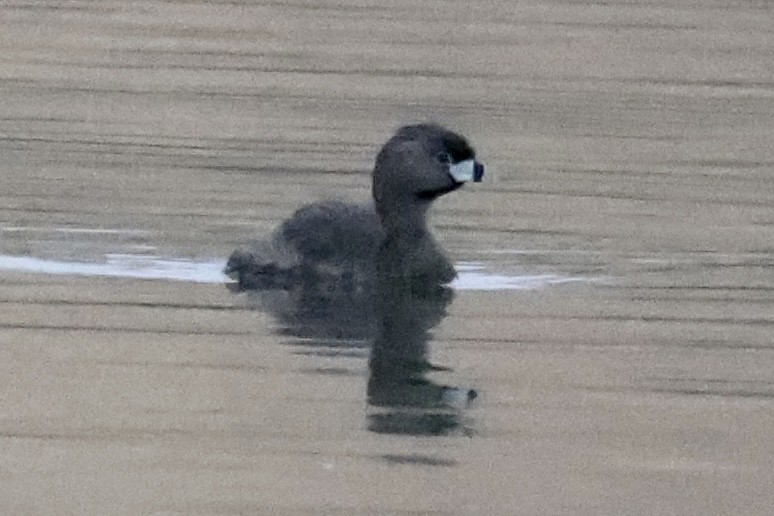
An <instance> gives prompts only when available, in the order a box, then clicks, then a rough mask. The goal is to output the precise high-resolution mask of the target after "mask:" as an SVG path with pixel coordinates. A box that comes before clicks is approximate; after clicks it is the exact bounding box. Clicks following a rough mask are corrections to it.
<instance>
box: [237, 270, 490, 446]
mask: <svg viewBox="0 0 774 516" xmlns="http://www.w3.org/2000/svg"><path fill="white" fill-rule="evenodd" d="M250 296H251V297H250V298H251V300H252V301H253V304H254V306H255V307H257V308H259V309H261V310H263V311H266V312H268V313H270V314H272V315H273V316H274V317H275V318H276V319H277V322H278V327H279V331H280V333H282V334H284V335H289V336H294V337H300V338H303V339H304V344H305V345H308V346H313V347H315V348H316V349H315V351H318V352H321V353H325V354H334V355H335V354H343V355H347V354H348V351H349V350H353V349H370V355H369V361H368V366H369V378H368V389H367V401H368V405H369V411H368V415H367V427H368V429H369V430H371V431H373V432H377V433H387V434H405V435H425V436H433V435H448V434H454V433H459V434H462V435H467V436H470V435H472V434H473V429H472V421H471V419H470V418H469V417H467V415H466V409H467V408H468V407H469V405H470V403H471V402H472V401H473V400H474V399H475V398H476V397H477V393H476V391H475V390H473V389H469V388H463V387H455V386H451V385H445V384H442V383H438V382H436V381H434V380H432V379H431V378H429V375H430V374H432V373H434V372H438V373H443V372H450V371H451V369H449V368H447V367H442V366H438V365H434V364H432V363H431V362H430V360H429V349H428V348H429V346H428V342H429V340H430V338H431V330H432V329H433V328H434V327H435V326H437V325H438V324H439V323H440V322H441V321H442V320H443V318H444V317H445V316H446V314H447V307H448V306H449V304H450V303H451V301H452V299H453V297H454V292H453V290H452V289H451V288H449V287H446V286H439V285H427V286H422V288H416V285H413V286H412V285H405V284H403V283H402V282H391V281H378V282H376V284H375V285H374V288H373V290H371V291H361V292H351V291H346V290H342V289H340V288H337V285H328V286H327V287H324V286H322V285H320V284H319V283H315V284H314V285H306V286H304V285H297V286H295V287H293V288H291V289H282V290H276V289H274V290H258V291H252V292H250Z"/></svg>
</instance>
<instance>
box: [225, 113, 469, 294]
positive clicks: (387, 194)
mask: <svg viewBox="0 0 774 516" xmlns="http://www.w3.org/2000/svg"><path fill="white" fill-rule="evenodd" d="M483 171H484V167H483V165H481V163H479V162H478V161H476V160H475V151H474V150H473V148H472V147H471V146H470V145H469V144H468V142H467V140H465V139H464V138H463V137H462V136H460V135H458V134H456V133H453V132H451V131H447V130H446V129H444V128H442V127H440V126H437V125H432V124H421V125H414V126H406V127H403V128H401V129H400V130H398V131H397V132H396V134H395V135H394V136H393V137H392V138H391V139H390V140H389V141H388V142H387V143H386V144H385V145H384V147H383V148H382V149H381V151H380V152H379V154H378V156H377V158H376V164H375V167H374V174H373V191H372V193H373V198H374V204H373V205H361V204H349V203H344V202H337V201H330V202H319V203H314V204H310V205H307V206H304V207H302V208H300V209H299V210H298V211H296V213H295V214H293V216H292V217H290V218H289V219H287V220H286V221H285V222H283V223H282V224H281V225H280V227H279V228H277V230H276V231H275V232H274V233H273V234H272V235H271V236H270V237H269V238H268V239H265V240H260V241H257V242H254V243H252V244H249V245H247V246H243V247H240V248H238V249H237V250H236V251H234V252H233V253H232V255H231V257H230V258H229V260H228V264H227V265H226V269H225V272H226V273H227V274H228V275H229V276H231V277H232V278H233V279H235V280H236V281H237V288H238V289H239V290H245V289H272V288H275V289H276V288H284V289H288V288H293V287H294V286H298V285H302V286H304V285H305V286H310V285H315V284H317V285H316V288H319V284H320V283H323V284H330V285H331V287H332V288H335V289H336V290H340V289H344V290H350V289H354V290H359V289H361V288H367V286H368V285H369V284H371V283H373V282H374V281H376V280H377V278H380V277H381V278H382V279H384V278H387V279H388V280H390V281H398V280H408V281H410V282H412V283H422V284H444V283H448V282H450V281H451V280H452V279H454V277H455V275H456V273H455V272H454V267H453V265H452V264H451V262H450V261H449V260H448V258H447V257H446V255H445V254H444V253H443V251H442V250H441V248H440V247H439V246H438V244H437V243H436V242H435V239H434V238H433V237H432V235H431V234H430V232H429V230H428V227H427V221H426V213H427V209H428V208H429V205H430V203H431V201H432V200H433V199H435V198H437V197H438V196H440V195H443V194H445V193H448V192H451V191H453V190H456V189H457V188H459V187H460V186H462V184H463V183H464V182H465V181H471V180H472V181H480V180H481V177H482V176H483Z"/></svg>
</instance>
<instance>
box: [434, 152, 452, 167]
mask: <svg viewBox="0 0 774 516" xmlns="http://www.w3.org/2000/svg"><path fill="white" fill-rule="evenodd" d="M435 159H436V160H438V163H440V164H442V165H451V162H452V159H451V156H450V155H449V153H448V152H439V153H438V154H436V156H435Z"/></svg>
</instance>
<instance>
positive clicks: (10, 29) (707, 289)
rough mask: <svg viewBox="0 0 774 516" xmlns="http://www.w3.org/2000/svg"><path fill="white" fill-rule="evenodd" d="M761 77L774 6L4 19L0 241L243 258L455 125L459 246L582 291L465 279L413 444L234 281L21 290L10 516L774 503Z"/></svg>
mask: <svg viewBox="0 0 774 516" xmlns="http://www.w3.org/2000/svg"><path fill="white" fill-rule="evenodd" d="M773 63H774V7H773V6H772V5H771V4H770V3H769V2H766V1H733V0H724V1H712V0H709V1H677V0H657V1H653V2H627V1H617V0H614V1H610V2H592V1H571V0H565V1H558V0H557V1H548V0H544V1H517V2H480V3H471V2H462V1H456V0H453V1H440V0H430V1H427V2H421V3H419V2H408V1H396V2H389V3H384V2H368V1H362V0H341V1H334V0H324V1H320V2H315V1H290V2H247V1H244V2H240V1H228V2H226V1H223V2H220V1H212V2H203V1H194V0H192V1H163V0H145V1H137V2H118V1H100V2H96V1H86V0H81V1H77V0H76V1H71V2H46V1H34V0H26V1H22V0H11V1H5V2H2V3H0V253H3V254H6V255H28V256H33V257H40V258H55V259H63V260H67V259H72V260H99V259H101V258H102V255H103V254H104V253H105V252H150V253H154V254H159V255H161V256H167V257H186V258H195V259H211V258H221V259H222V258H225V256H227V255H228V253H229V252H230V251H231V250H232V249H233V247H234V246H235V245H236V243H238V242H241V241H244V240H246V239H249V238H251V237H253V236H255V235H258V234H262V233H266V232H268V231H270V230H271V228H273V227H274V226H275V225H276V224H277V222H278V221H280V220H281V219H282V218H284V217H285V216H287V215H288V214H290V213H291V212H292V211H293V209H294V208H295V207H297V206H298V205H300V204H302V203H304V202H307V201H311V200H319V199H327V198H338V199H357V200H365V199H367V198H368V195H369V193H368V188H369V176H368V171H369V169H370V167H371V164H372V160H373V157H374V155H375V153H376V151H377V150H378V148H379V146H380V144H381V143H382V142H384V141H385V140H386V138H387V137H388V136H389V135H390V134H391V132H392V131H394V129H395V128H396V127H398V126H400V125H402V124H404V123H410V122H417V121H424V120H434V121H438V122H441V123H444V124H446V125H448V126H449V127H451V128H453V129H456V130H458V131H460V132H462V133H463V134H465V135H466V136H468V137H469V138H470V139H471V140H472V141H473V142H474V143H475V144H476V147H477V149H478V151H479V155H480V156H481V158H482V159H483V160H484V161H486V163H487V164H488V165H489V169H490V177H489V181H488V182H487V183H484V184H482V185H474V186H473V187H472V188H466V189H463V190H462V191H460V192H459V193H455V194H454V195H450V196H448V197H447V198H444V199H442V200H441V201H439V202H438V203H437V205H436V206H435V208H434V211H433V225H434V227H435V228H436V233H437V234H438V236H439V239H440V240H441V241H442V242H443V245H444V247H445V248H446V249H447V250H448V251H449V253H450V254H451V255H452V256H453V257H454V258H455V259H456V260H458V261H477V262H482V263H483V264H485V266H486V267H487V268H488V270H491V271H494V272H498V271H500V272H502V271H505V272H518V273H531V274H543V273H550V274H561V275H568V276H582V277H588V278H594V280H595V281H593V282H590V283H589V282H585V283H573V284H566V285H555V286H552V287H550V288H546V289H542V290H538V291H465V292H461V293H459V294H458V296H457V297H456V299H455V301H454V303H453V305H452V306H451V308H450V315H449V316H448V317H447V318H446V319H445V320H444V321H443V322H442V323H441V324H440V325H439V326H438V327H437V328H436V330H435V332H434V338H433V341H432V342H431V344H430V346H431V353H432V359H433V361H434V362H438V363H440V364H443V365H446V366H449V367H451V368H452V369H453V371H448V372H443V373H440V372H439V373H438V374H437V377H438V378H439V379H442V380H443V381H446V382H449V383H453V384H460V385H469V386H472V387H475V388H476V390H477V391H478V392H479V393H480V396H479V398H478V399H476V400H475V402H474V404H473V405H472V406H471V408H470V409H469V410H468V411H467V412H466V414H465V418H466V420H467V421H469V426H470V428H471V430H472V432H471V433H470V434H469V435H458V434H455V435H448V436H443V437H407V436H386V435H382V434H376V433H372V432H369V431H367V429H366V423H365V421H366V414H367V411H368V407H367V406H366V403H365V383H366V378H367V366H366V357H367V351H362V350H361V352H360V353H352V354H350V355H343V354H335V355H331V356H324V355H323V354H320V353H309V352H308V350H309V347H308V346H306V345H305V343H304V342H303V341H302V340H299V339H295V338H291V337H288V336H278V335H277V333H276V329H277V328H276V325H277V323H276V321H275V320H274V319H272V318H271V317H270V316H268V315H266V314H263V313H261V312H256V311H253V310H250V309H249V308H248V306H247V304H246V303H245V300H244V299H243V298H242V297H238V296H235V295H233V294H231V293H229V292H228V291H226V289H225V288H223V287H222V286H221V285H197V284H192V283H184V282H166V281H147V280H145V281H141V280H132V279H116V278H113V279H110V278H79V277H69V276H52V275H43V274H24V273H15V272H9V271H5V272H2V273H0V374H1V375H2V376H0V377H2V378H3V382H2V386H0V513H2V514H44V513H45V514H323V513H324V514H368V513H377V514H525V515H531V514H633V515H634V514H638V515H639V514H651V515H664V514H676V515H677V514H680V515H684V514H696V515H707V514H734V515H741V514H750V515H752V514H760V515H767V514H772V507H774V494H772V489H771V486H772V485H774V437H772V428H773V427H774V179H773V176H774V144H773V143H772V134H774V64H773ZM62 229H76V230H78V231H75V232H72V231H62ZM82 229H92V230H93V229H101V230H108V231H106V232H102V233H100V232H96V233H84V232H82V231H80V230H82Z"/></svg>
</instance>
